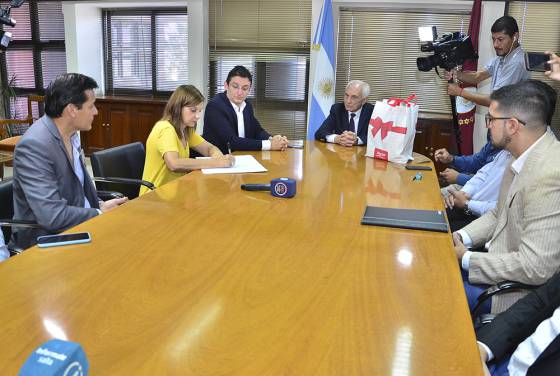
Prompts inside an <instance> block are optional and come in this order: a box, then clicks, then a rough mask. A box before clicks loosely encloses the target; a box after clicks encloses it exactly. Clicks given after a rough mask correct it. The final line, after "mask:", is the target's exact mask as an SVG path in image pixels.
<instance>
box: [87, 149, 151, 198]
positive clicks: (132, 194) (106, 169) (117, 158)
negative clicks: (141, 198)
mask: <svg viewBox="0 0 560 376" xmlns="http://www.w3.org/2000/svg"><path fill="white" fill-rule="evenodd" d="M145 159H146V150H145V149H144V145H143V144H142V143H141V142H133V143H132V144H126V145H121V146H117V147H114V148H110V149H105V150H101V151H96V152H95V153H93V154H92V155H91V167H92V170H93V176H94V177H101V178H128V179H142V174H143V173H144V160H145ZM95 185H96V187H97V189H98V190H103V191H117V192H120V193H122V194H124V195H125V196H127V197H128V198H129V199H133V198H136V197H138V193H139V192H140V186H135V185H129V184H118V183H99V182H98V183H96V184H95Z"/></svg>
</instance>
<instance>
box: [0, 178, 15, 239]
mask: <svg viewBox="0 0 560 376" xmlns="http://www.w3.org/2000/svg"><path fill="white" fill-rule="evenodd" d="M12 183H13V182H12V179H5V180H2V181H0V218H5V219H6V220H11V219H12V217H13V216H14V200H13V185H12ZM2 232H3V233H4V239H6V242H7V241H9V240H10V236H11V235H12V229H11V227H10V226H8V225H7V224H6V225H2Z"/></svg>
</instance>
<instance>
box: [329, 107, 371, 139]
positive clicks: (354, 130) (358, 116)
mask: <svg viewBox="0 0 560 376" xmlns="http://www.w3.org/2000/svg"><path fill="white" fill-rule="evenodd" d="M362 108H363V106H362V107H360V109H359V110H358V111H356V112H348V123H350V119H352V114H356V116H354V129H353V130H352V132H354V133H355V134H356V135H358V124H359V123H360V114H361V113H362ZM336 136H338V135H337V134H329V135H328V136H327V137H325V139H326V140H327V142H330V143H333V144H334V143H335V138H336ZM363 144H364V141H363V140H362V139H361V138H360V137H358V145H363Z"/></svg>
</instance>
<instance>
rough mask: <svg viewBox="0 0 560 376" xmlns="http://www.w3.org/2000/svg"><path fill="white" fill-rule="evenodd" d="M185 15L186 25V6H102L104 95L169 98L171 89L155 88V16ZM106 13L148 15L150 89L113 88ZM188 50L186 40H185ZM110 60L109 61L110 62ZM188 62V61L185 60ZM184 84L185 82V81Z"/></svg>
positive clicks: (110, 47) (108, 24)
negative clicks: (140, 7)
mask: <svg viewBox="0 0 560 376" xmlns="http://www.w3.org/2000/svg"><path fill="white" fill-rule="evenodd" d="M165 14H168V15H186V16H187V25H188V22H189V21H188V16H189V12H188V8H187V7H173V8H153V9H139V8H103V9H102V15H101V22H102V31H103V36H102V40H103V70H104V72H105V74H104V82H105V94H106V95H117V96H119V95H121V96H126V95H132V96H143V97H152V98H169V96H170V95H171V94H172V93H173V90H158V89H157V83H158V81H157V34H156V29H157V28H156V17H157V16H158V15H165ZM108 15H111V16H112V15H119V16H135V15H149V16H150V46H151V64H150V65H151V74H152V80H151V86H152V88H151V89H136V88H114V82H113V80H114V78H113V74H112V72H113V68H112V61H111V60H110V56H112V45H111V44H110V43H108V41H110V38H111V23H110V17H108ZM187 50H188V42H187ZM110 61H111V63H110ZM187 63H188V61H187ZM185 84H186V82H185Z"/></svg>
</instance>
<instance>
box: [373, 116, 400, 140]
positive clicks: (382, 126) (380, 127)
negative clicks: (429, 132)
mask: <svg viewBox="0 0 560 376" xmlns="http://www.w3.org/2000/svg"><path fill="white" fill-rule="evenodd" d="M369 124H370V125H371V135H372V136H373V137H375V135H376V134H377V132H379V131H381V139H382V140H384V139H385V137H387V134H388V133H389V132H395V133H400V134H406V127H395V126H393V122H392V121H388V122H386V123H385V122H383V120H381V118H379V117H376V118H375V119H370V121H369Z"/></svg>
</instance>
